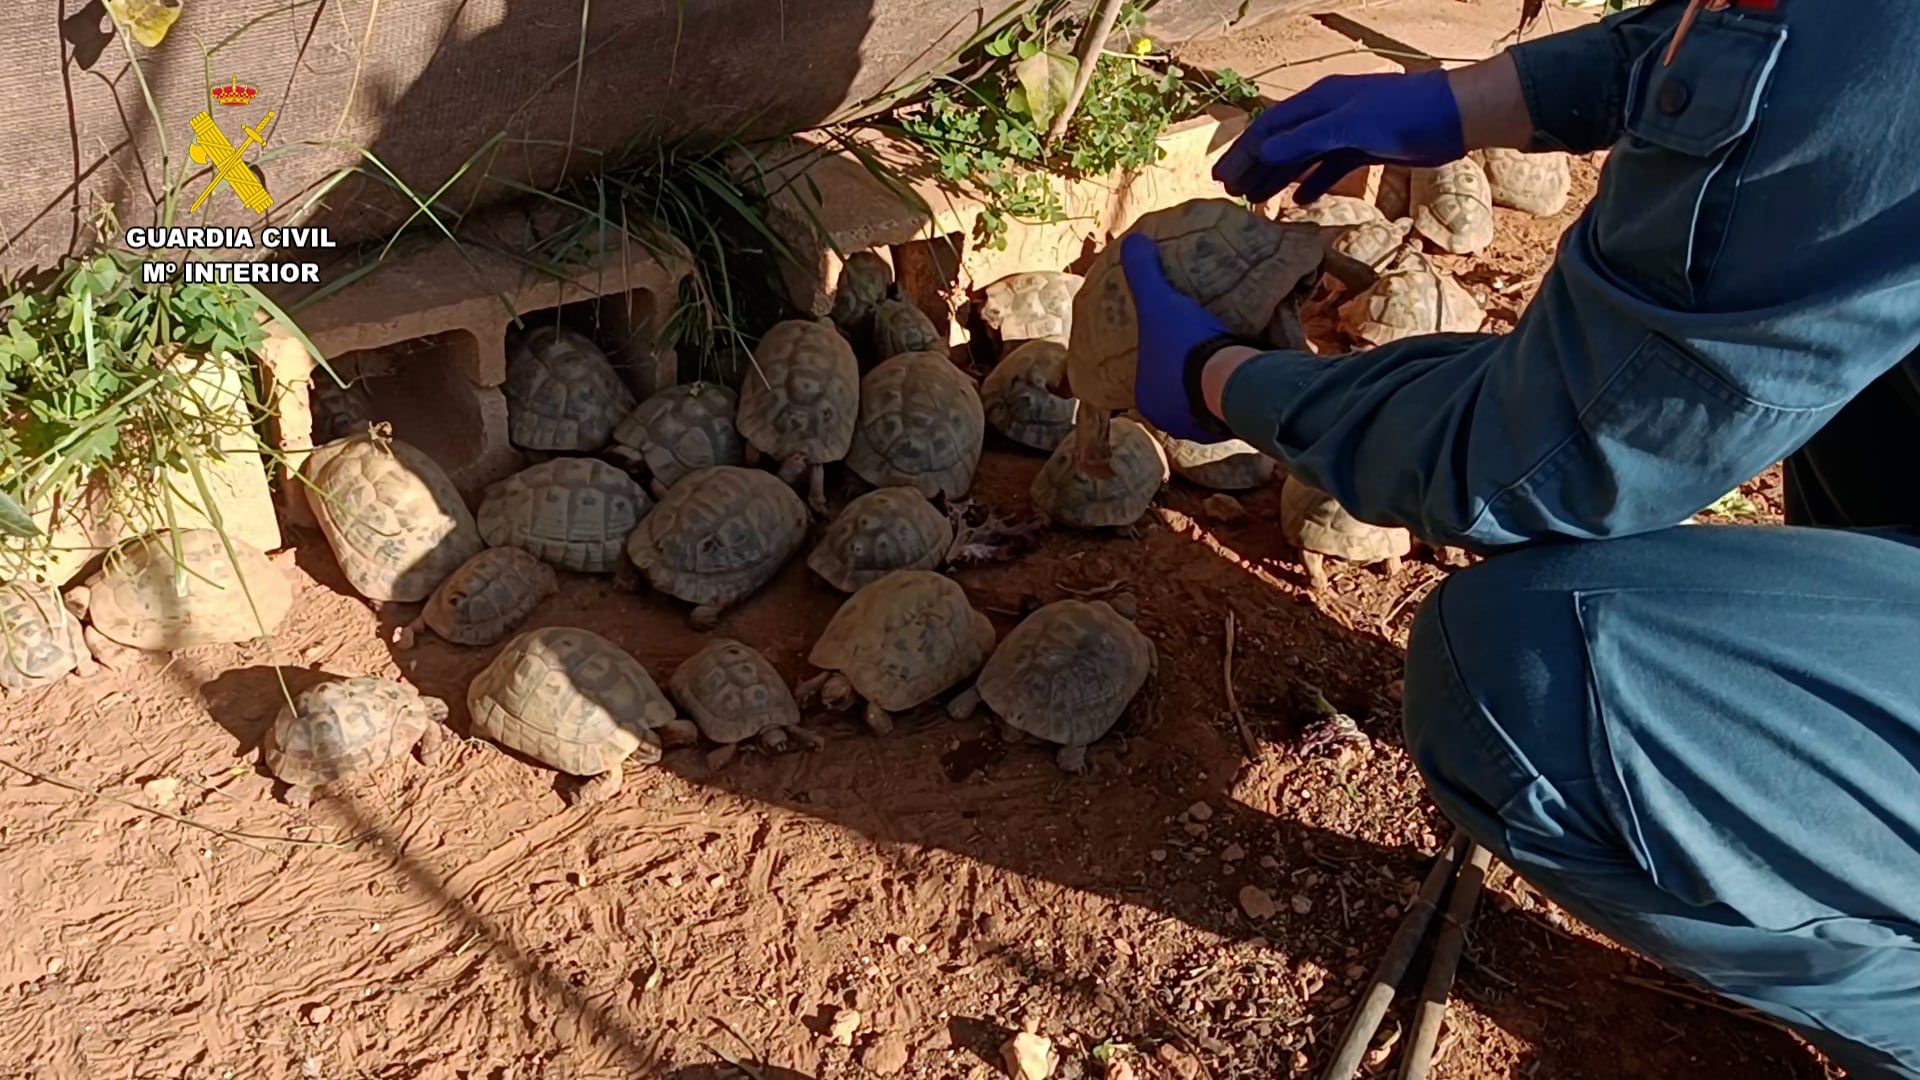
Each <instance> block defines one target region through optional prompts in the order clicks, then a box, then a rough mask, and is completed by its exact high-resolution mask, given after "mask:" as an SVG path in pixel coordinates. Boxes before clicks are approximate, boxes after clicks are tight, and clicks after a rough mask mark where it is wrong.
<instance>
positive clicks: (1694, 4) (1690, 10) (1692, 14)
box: [1660, 0, 1728, 67]
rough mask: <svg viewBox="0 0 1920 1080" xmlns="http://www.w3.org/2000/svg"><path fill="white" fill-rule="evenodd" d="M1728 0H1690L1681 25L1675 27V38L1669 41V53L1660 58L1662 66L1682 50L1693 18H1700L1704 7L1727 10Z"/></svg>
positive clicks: (1682, 14)
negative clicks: (1681, 45) (1682, 40)
mask: <svg viewBox="0 0 1920 1080" xmlns="http://www.w3.org/2000/svg"><path fill="white" fill-rule="evenodd" d="M1727 2H1728V0H1688V2H1687V10H1685V11H1683V12H1681V13H1680V25H1678V26H1676V27H1674V28H1673V40H1672V41H1670V42H1668V43H1667V54H1666V55H1665V56H1663V57H1661V58H1660V66H1661V67H1668V66H1670V65H1671V64H1672V63H1673V58H1674V55H1675V54H1676V53H1678V52H1679V51H1680V42H1681V39H1683V38H1685V37H1686V36H1687V30H1688V29H1690V28H1691V27H1692V26H1693V20H1694V19H1696V18H1699V16H1700V12H1701V10H1702V9H1705V10H1707V11H1725V10H1726V8H1727Z"/></svg>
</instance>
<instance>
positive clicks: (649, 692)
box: [467, 626, 699, 805]
mask: <svg viewBox="0 0 1920 1080" xmlns="http://www.w3.org/2000/svg"><path fill="white" fill-rule="evenodd" d="M467 711H468V712H469V714H471V716H472V718H473V733H474V734H475V735H479V736H481V737H483V738H486V739H491V740H493V741H494V742H496V743H499V744H500V745H501V746H504V747H506V748H507V749H509V750H513V751H515V752H517V753H521V754H525V755H526V756H528V757H530V758H532V759H534V760H535V761H538V762H540V763H541V764H542V765H545V766H547V767H548V768H552V769H558V770H560V771H561V772H563V773H566V774H567V775H569V776H583V777H591V779H590V780H589V781H588V782H587V783H586V784H584V785H582V786H581V787H579V788H578V789H577V790H575V791H574V792H573V794H572V795H571V797H570V798H569V800H568V801H569V802H571V803H573V804H574V805H581V804H587V803H596V802H601V801H604V800H606V799H608V798H611V797H612V796H614V795H616V794H618V793H619V791H620V786H621V783H622V781H623V779H624V764H625V762H627V761H628V760H629V759H630V758H631V759H632V760H634V761H638V762H641V763H642V764H652V763H654V762H656V761H659V760H660V757H661V754H662V751H663V749H664V748H665V747H669V746H680V745H687V744H691V743H693V742H694V741H696V740H697V739H698V737H699V729H698V728H696V727H695V726H694V725H693V724H692V723H691V722H690V721H687V720H683V719H681V718H680V717H679V716H678V715H676V714H675V712H674V708H673V703H672V702H671V701H668V700H667V696H666V695H665V694H663V693H661V692H660V687H659V686H658V685H657V684H656V683H655V682H654V681H653V676H651V675H649V674H647V669H646V668H644V667H642V666H641V664H640V661H638V660H635V659H634V658H633V657H631V656H629V655H627V654H626V653H625V652H624V651H622V650H621V649H620V647H619V646H618V645H615V644H614V643H613V642H611V641H608V640H607V639H606V638H604V637H601V636H600V635H599V634H596V633H594V632H593V631H591V630H580V629H577V628H574V627H568V626H548V627H542V628H541V629H538V630H528V631H526V632H524V633H522V634H520V635H519V636H517V637H515V638H514V639H513V640H512V641H509V642H507V644H506V647H505V648H503V649H501V650H500V655H498V656H496V657H494V658H493V662H492V663H491V664H488V665H487V666H486V668H485V669H484V670H482V671H481V672H480V674H479V675H476V676H475V677H474V680H473V682H472V683H471V684H469V685H468V687H467Z"/></svg>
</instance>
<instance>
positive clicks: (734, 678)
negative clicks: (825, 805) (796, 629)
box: [667, 638, 826, 769]
mask: <svg viewBox="0 0 1920 1080" xmlns="http://www.w3.org/2000/svg"><path fill="white" fill-rule="evenodd" d="M667 690H668V692H669V693H671V694H672V695H673V700H674V701H675V702H676V703H678V704H679V706H680V708H681V709H682V710H684V711H685V712H686V714H687V715H688V716H691V717H692V718H693V722H694V723H695V724H696V725H698V726H699V728H700V734H702V735H704V736H706V737H707V741H709V742H715V743H719V744H720V746H719V749H717V750H715V751H713V752H712V753H710V754H708V755H707V766H708V767H709V768H714V769H718V768H721V767H723V766H725V765H726V764H727V763H728V762H730V761H732V760H733V758H734V755H735V754H736V753H737V752H738V750H739V748H740V744H741V743H744V742H747V741H749V740H752V741H754V742H757V743H758V744H759V745H760V746H761V747H762V748H764V749H766V750H769V751H773V752H776V753H777V752H779V751H781V750H784V749H786V747H787V740H788V739H789V738H792V739H795V740H797V741H799V742H800V743H802V744H803V745H805V746H808V747H815V748H817V747H819V746H821V745H823V744H824V743H825V741H826V740H824V739H822V738H821V737H820V735H819V734H817V733H815V732H812V731H808V730H807V729H806V728H803V727H801V726H800V705H799V703H798V702H796V701H795V700H794V697H793V691H791V690H789V689H787V684H786V681H785V680H784V679H782V678H781V677H780V672H779V670H778V669H776V668H775V667H774V666H773V664H772V662H771V661H769V660H768V659H767V658H766V657H765V656H763V655H761V653H760V652H759V651H758V650H756V649H753V648H751V647H750V646H747V645H744V644H742V643H741V642H738V641H735V640H733V639H732V638H716V639H714V640H713V641H711V642H709V643H707V645H706V647H705V648H702V649H701V650H700V651H699V652H697V653H694V654H693V655H692V656H690V657H688V658H687V659H686V660H684V661H682V662H681V664H680V666H679V667H676V668H674V669H673V675H672V677H671V678H669V679H668V680H667Z"/></svg>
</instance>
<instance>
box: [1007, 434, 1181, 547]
mask: <svg viewBox="0 0 1920 1080" xmlns="http://www.w3.org/2000/svg"><path fill="white" fill-rule="evenodd" d="M1079 436H1080V432H1079V431H1078V430H1074V431H1071V432H1068V433H1067V437H1066V438H1064V439H1061V440H1060V445H1059V446H1058V447H1055V448H1054V451H1053V455H1052V456H1051V457H1049V458H1047V463H1046V464H1045V465H1042V466H1041V467H1040V471H1039V472H1038V473H1037V474H1035V476H1034V478H1033V486H1032V487H1031V488H1030V489H1029V493H1030V494H1031V496H1032V498H1033V505H1034V508H1035V509H1036V510H1039V511H1040V512H1041V513H1043V514H1045V515H1046V516H1047V517H1048V518H1050V519H1052V520H1054V521H1057V522H1060V523H1061V524H1063V525H1072V526H1076V527H1079V528H1084V529H1098V528H1105V527H1117V526H1125V525H1131V524H1133V523H1134V522H1136V521H1138V520H1140V515H1142V514H1144V513H1146V512H1147V507H1149V506H1151V505H1153V497H1154V495H1156V494H1158V493H1159V491H1160V487H1161V485H1162V484H1165V483H1166V482H1167V477H1168V476H1169V475H1170V474H1169V471H1168V465H1167V454H1166V451H1165V450H1164V449H1162V448H1161V446H1160V440H1159V439H1156V438H1154V437H1153V436H1152V435H1151V434H1149V433H1148V432H1147V429H1146V428H1144V427H1142V426H1141V425H1140V424H1138V423H1136V422H1135V421H1133V420H1131V419H1128V418H1127V417H1124V416H1116V417H1114V418H1113V427H1112V445H1113V475H1112V476H1109V477H1104V478H1094V477H1090V476H1088V475H1086V474H1085V473H1084V472H1082V471H1080V470H1078V469H1076V468H1075V467H1074V463H1073V447H1074V443H1075V442H1076V441H1077V440H1078V439H1079Z"/></svg>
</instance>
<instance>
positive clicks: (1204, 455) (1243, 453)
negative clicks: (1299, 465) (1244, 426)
mask: <svg viewBox="0 0 1920 1080" xmlns="http://www.w3.org/2000/svg"><path fill="white" fill-rule="evenodd" d="M1161 438H1162V439H1163V440H1164V441H1165V443H1166V447H1167V461H1168V463H1169V464H1171V465H1172V466H1173V471H1174V472H1176V473H1178V474H1179V475H1180V476H1182V477H1184V478H1186V479H1188V480H1191V481H1192V482H1194V483H1196V484H1199V485H1200V486H1201V487H1206V488H1213V489H1214V490H1216V491H1244V490H1246V489H1248V488H1256V487H1259V486H1260V485H1261V484H1264V483H1266V482H1267V481H1269V480H1271V479H1273V473H1274V470H1275V469H1276V468H1278V467H1279V464H1280V463H1279V462H1277V461H1275V460H1273V459H1272V458H1270V457H1268V456H1267V455H1265V454H1263V453H1261V452H1260V451H1259V450H1257V449H1255V448H1254V446H1253V444H1252V443H1249V442H1245V441H1243V440H1241V439H1227V440H1224V441H1222V442H1217V443H1200V442H1191V441H1189V440H1187V439H1176V438H1174V437H1173V436H1171V435H1166V434H1164V433H1162V435H1161Z"/></svg>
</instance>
